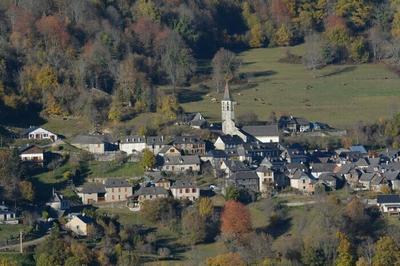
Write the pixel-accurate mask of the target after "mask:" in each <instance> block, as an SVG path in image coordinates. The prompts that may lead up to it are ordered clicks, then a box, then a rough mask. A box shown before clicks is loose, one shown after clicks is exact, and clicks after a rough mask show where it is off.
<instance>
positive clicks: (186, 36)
mask: <svg viewBox="0 0 400 266" xmlns="http://www.w3.org/2000/svg"><path fill="white" fill-rule="evenodd" d="M399 37H400V3H399V1H397V0H318V1H306V0H254V1H239V0H234V1H232V0H173V1H172V0H171V1H161V0H85V1H82V0H71V1H67V0H3V1H1V2H0V113H1V114H2V115H1V118H0V119H1V121H0V122H1V123H2V124H11V125H15V124H18V123H22V122H21V120H22V119H15V118H17V117H19V118H21V117H31V116H32V114H33V113H38V114H40V115H41V116H42V117H51V116H60V117H63V116H75V117H84V118H87V119H88V121H91V123H92V124H93V125H100V124H102V123H104V122H107V121H124V120H128V119H130V118H132V117H135V116H136V115H138V114H140V113H144V112H157V111H159V112H161V113H163V114H167V115H166V119H168V118H169V117H173V116H175V115H176V114H177V113H178V112H179V111H181V110H180V108H179V106H178V105H179V102H178V101H177V99H176V97H175V94H174V92H175V90H176V89H177V88H178V87H182V86H190V85H192V84H196V83H198V82H199V81H201V80H204V79H209V78H211V76H212V78H213V80H215V81H216V82H215V86H216V87H219V86H220V85H219V84H220V83H221V79H227V75H225V76H224V75H222V76H221V75H219V74H220V73H219V72H221V70H220V71H218V63H216V60H213V61H211V59H212V58H213V57H214V55H215V54H216V53H217V51H219V50H220V49H221V48H225V49H226V50H225V51H228V50H231V51H234V52H236V51H242V50H246V49H248V48H258V47H276V46H292V45H297V44H301V43H305V45H306V55H305V58H304V61H305V62H304V63H305V65H306V67H307V68H310V69H316V68H319V67H322V66H323V65H326V64H340V63H344V62H351V63H356V64H361V63H366V62H383V63H385V64H387V65H388V66H389V67H391V68H393V69H394V70H397V69H398V66H399V63H400V42H399V41H398V38H399ZM307 47H308V48H307ZM220 55H221V53H220ZM214 59H215V58H214ZM201 62H210V63H212V64H213V66H214V67H213V70H211V71H210V70H208V71H201V67H200V65H201ZM216 69H217V70H216ZM219 69H221V66H220V67H219ZM225 72H226V71H225ZM228 72H229V71H228ZM233 72H234V71H232V73H231V74H234V73H233ZM232 78H233V77H231V76H230V77H229V79H232ZM166 85H168V86H170V88H172V90H171V91H169V92H168V91H165V90H161V89H159V88H160V87H162V86H166ZM165 94H168V97H163V96H165ZM21 115H22V116H21ZM31 121H32V120H31Z"/></svg>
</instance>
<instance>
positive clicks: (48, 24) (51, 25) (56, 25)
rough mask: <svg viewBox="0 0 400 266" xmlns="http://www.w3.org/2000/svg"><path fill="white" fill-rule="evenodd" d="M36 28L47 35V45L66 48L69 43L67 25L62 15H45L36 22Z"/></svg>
mask: <svg viewBox="0 0 400 266" xmlns="http://www.w3.org/2000/svg"><path fill="white" fill-rule="evenodd" d="M36 28H37V30H38V31H39V32H40V33H41V34H42V35H43V36H44V37H45V40H46V44H47V45H51V46H56V47H62V48H65V47H66V46H67V45H68V43H69V40H70V35H69V33H68V31H67V25H66V24H65V21H64V20H63V18H61V17H58V16H55V15H52V16H43V17H42V18H41V19H39V20H38V21H37V22H36Z"/></svg>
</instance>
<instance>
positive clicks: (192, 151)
mask: <svg viewBox="0 0 400 266" xmlns="http://www.w3.org/2000/svg"><path fill="white" fill-rule="evenodd" d="M172 145H174V146H175V147H176V148H178V149H179V150H181V151H182V153H183V154H186V155H196V154H197V155H200V156H201V155H204V154H206V143H205V142H204V140H202V139H200V138H199V137H195V136H178V137H175V139H174V140H173V141H172Z"/></svg>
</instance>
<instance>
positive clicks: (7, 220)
mask: <svg viewBox="0 0 400 266" xmlns="http://www.w3.org/2000/svg"><path fill="white" fill-rule="evenodd" d="M0 224H18V219H17V216H16V214H15V212H13V211H11V210H9V209H8V208H7V207H6V206H4V205H0Z"/></svg>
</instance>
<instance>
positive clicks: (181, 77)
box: [160, 32, 196, 93]
mask: <svg viewBox="0 0 400 266" xmlns="http://www.w3.org/2000/svg"><path fill="white" fill-rule="evenodd" d="M160 57H161V66H162V69H163V70H164V71H165V73H166V74H167V76H168V79H169V81H170V82H171V85H172V89H173V92H174V93H175V91H176V87H177V85H178V84H180V83H182V82H184V81H186V79H187V78H188V77H189V75H190V74H192V73H193V72H194V70H195V68H196V65H195V61H194V59H193V57H192V55H191V52H190V50H189V48H187V47H186V44H185V43H184V41H183V40H182V38H181V37H180V36H179V34H177V33H175V32H171V33H170V34H169V35H168V37H167V38H166V39H165V40H164V41H163V42H162V45H161V48H160Z"/></svg>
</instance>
